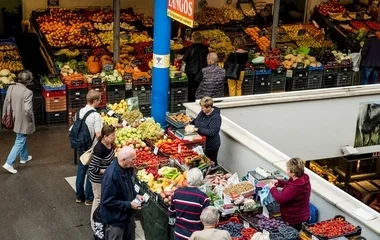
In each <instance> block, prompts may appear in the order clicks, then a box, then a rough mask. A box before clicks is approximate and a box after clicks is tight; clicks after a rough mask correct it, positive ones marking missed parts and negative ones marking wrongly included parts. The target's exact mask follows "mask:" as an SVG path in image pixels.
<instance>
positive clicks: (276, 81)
mask: <svg viewBox="0 0 380 240" xmlns="http://www.w3.org/2000/svg"><path fill="white" fill-rule="evenodd" d="M285 90H286V73H285V75H272V80H271V92H272V93H275V92H285Z"/></svg>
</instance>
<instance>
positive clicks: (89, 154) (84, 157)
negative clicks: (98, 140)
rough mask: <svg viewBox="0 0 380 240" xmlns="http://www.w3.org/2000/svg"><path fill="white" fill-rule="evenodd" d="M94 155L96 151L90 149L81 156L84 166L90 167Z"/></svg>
mask: <svg viewBox="0 0 380 240" xmlns="http://www.w3.org/2000/svg"><path fill="white" fill-rule="evenodd" d="M93 154H94V149H93V148H90V149H88V150H87V151H85V152H84V153H83V154H82V155H81V156H80V158H79V159H80V161H81V162H82V164H83V165H89V164H90V162H91V159H92V155H93Z"/></svg>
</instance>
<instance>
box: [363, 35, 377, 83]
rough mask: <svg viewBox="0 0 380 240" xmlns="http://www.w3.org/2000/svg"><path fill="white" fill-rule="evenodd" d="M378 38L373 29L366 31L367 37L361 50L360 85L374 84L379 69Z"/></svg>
mask: <svg viewBox="0 0 380 240" xmlns="http://www.w3.org/2000/svg"><path fill="white" fill-rule="evenodd" d="M379 52H380V39H379V38H378V37H377V36H376V33H375V32H374V31H372V30H371V31H370V32H369V33H368V39H367V41H366V42H365V43H364V46H363V48H362V51H361V56H362V62H361V81H360V84H361V85H366V84H368V83H372V84H376V83H377V75H378V70H379V69H380V58H379V55H378V54H379Z"/></svg>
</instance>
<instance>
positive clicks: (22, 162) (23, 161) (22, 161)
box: [20, 155, 33, 164]
mask: <svg viewBox="0 0 380 240" xmlns="http://www.w3.org/2000/svg"><path fill="white" fill-rule="evenodd" d="M32 159H33V157H32V156H30V155H29V156H28V159H26V160H21V161H20V163H21V164H25V163H27V162H29V161H31V160H32Z"/></svg>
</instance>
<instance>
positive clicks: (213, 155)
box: [205, 149, 219, 165]
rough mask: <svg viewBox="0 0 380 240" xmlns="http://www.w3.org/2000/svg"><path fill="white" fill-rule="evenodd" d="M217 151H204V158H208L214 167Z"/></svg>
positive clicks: (216, 160) (216, 161)
mask: <svg viewBox="0 0 380 240" xmlns="http://www.w3.org/2000/svg"><path fill="white" fill-rule="evenodd" d="M218 151H219V149H216V150H213V149H206V151H205V154H206V157H208V158H209V159H210V160H211V161H213V162H214V163H215V165H218Z"/></svg>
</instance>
